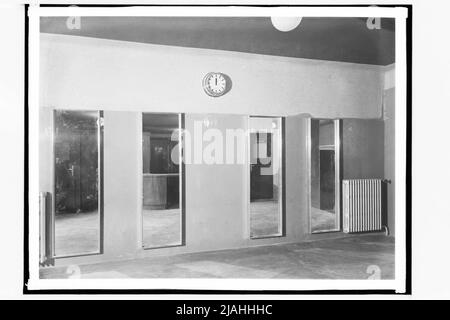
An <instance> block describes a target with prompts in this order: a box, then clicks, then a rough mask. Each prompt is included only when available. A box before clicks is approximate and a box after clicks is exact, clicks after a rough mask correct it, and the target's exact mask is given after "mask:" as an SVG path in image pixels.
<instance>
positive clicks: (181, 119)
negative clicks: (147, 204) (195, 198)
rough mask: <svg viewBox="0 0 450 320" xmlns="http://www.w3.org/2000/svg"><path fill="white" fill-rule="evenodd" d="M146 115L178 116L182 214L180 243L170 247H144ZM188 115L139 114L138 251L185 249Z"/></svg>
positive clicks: (180, 209)
mask: <svg viewBox="0 0 450 320" xmlns="http://www.w3.org/2000/svg"><path fill="white" fill-rule="evenodd" d="M144 114H167V115H176V116H177V117H178V139H179V140H178V156H179V165H178V171H179V178H178V179H179V180H178V181H179V186H178V190H179V203H180V204H179V207H180V208H179V212H180V243H177V244H169V245H161V246H144V216H143V209H144V208H143V207H144V206H143V201H144V186H143V182H144V163H143V162H144V159H143V152H144V150H143V147H142V141H143V137H144V130H143V115H144ZM185 119H186V114H185V113H181V112H153V111H146V112H139V117H138V126H137V127H138V130H139V132H138V134H137V138H138V141H137V142H138V154H139V159H138V166H137V167H138V172H137V176H138V197H137V199H138V214H139V217H138V220H139V223H138V230H137V238H138V243H137V248H138V250H144V251H147V250H157V249H164V248H173V247H183V246H186V201H185V194H186V185H185V180H186V178H185V172H186V166H185V161H184V154H185V151H184V150H185V143H184V140H185V138H184V136H183V135H184V131H185V128H186V120H185Z"/></svg>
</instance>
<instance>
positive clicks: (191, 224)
mask: <svg viewBox="0 0 450 320" xmlns="http://www.w3.org/2000/svg"><path fill="white" fill-rule="evenodd" d="M104 118H105V120H104V125H105V126H104V148H105V152H104V201H105V205H104V233H105V236H104V249H105V250H104V254H103V255H92V256H84V257H74V258H60V259H57V260H56V265H67V264H72V263H77V264H82V263H93V262H99V261H109V260H120V259H126V258H133V257H150V256H159V255H168V254H175V253H188V252H198V251H209V250H217V249H229V248H241V247H250V246H258V245H268V244H274V243H290V242H298V241H301V240H304V239H306V238H308V232H309V215H308V210H309V209H308V206H309V204H308V203H309V202H308V197H309V178H308V175H307V157H308V150H307V144H306V139H299V137H302V136H304V137H306V134H307V120H306V118H303V117H301V116H295V117H288V118H287V119H286V124H285V130H286V139H285V144H286V155H285V166H286V168H285V169H286V172H289V174H287V175H286V178H285V192H286V194H285V196H286V207H285V225H286V236H285V237H277V238H270V239H255V240H250V239H249V236H248V231H249V229H248V228H249V226H248V220H247V219H248V213H247V196H248V195H247V188H248V185H247V183H248V180H247V173H248V172H247V169H246V166H245V165H243V164H235V165H225V164H214V165H205V164H186V166H185V170H186V171H185V185H186V194H185V199H184V201H185V206H186V210H185V217H186V225H185V228H186V229H185V236H186V244H185V246H180V247H171V248H161V249H149V250H144V249H142V248H141V244H142V243H141V239H140V237H141V211H140V210H141V209H140V204H139V202H138V201H139V199H140V196H139V195H140V192H141V191H140V190H139V188H140V183H141V180H140V179H141V175H140V174H139V172H140V171H139V170H140V168H141V164H140V160H139V159H140V158H139V157H140V147H139V142H138V141H139V136H138V133H139V130H140V124H139V122H140V121H141V119H142V118H141V114H140V113H137V112H114V111H105V113H104ZM204 118H205V116H204V115H199V114H191V115H186V118H185V123H186V125H185V127H186V128H187V129H188V130H193V126H194V121H202V120H203V119H204ZM208 119H210V120H211V121H212V122H213V123H215V128H217V129H219V130H220V131H221V132H224V131H225V129H231V128H236V129H238V128H241V129H244V130H246V129H247V124H248V122H247V117H246V116H239V115H208ZM237 148H246V146H245V142H244V144H241V145H237ZM43 178H44V179H45V176H43Z"/></svg>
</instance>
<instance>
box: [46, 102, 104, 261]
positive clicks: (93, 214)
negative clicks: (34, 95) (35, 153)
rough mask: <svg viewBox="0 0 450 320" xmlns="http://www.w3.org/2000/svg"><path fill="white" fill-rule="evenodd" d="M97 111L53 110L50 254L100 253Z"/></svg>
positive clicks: (98, 130) (99, 137) (99, 172)
mask: <svg viewBox="0 0 450 320" xmlns="http://www.w3.org/2000/svg"><path fill="white" fill-rule="evenodd" d="M100 119H101V114H100V112H98V111H66V110H56V111H55V112H54V128H55V131H54V156H55V159H54V160H55V162H54V165H55V173H54V175H55V209H54V255H55V256H72V255H82V254H92V253H99V252H100V192H99V191H100V184H99V181H100V174H101V170H100V163H101V162H100V152H99V150H100V142H101V120H100Z"/></svg>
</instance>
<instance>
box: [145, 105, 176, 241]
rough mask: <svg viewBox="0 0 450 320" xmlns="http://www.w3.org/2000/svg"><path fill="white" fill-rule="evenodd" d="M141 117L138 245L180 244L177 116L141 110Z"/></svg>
mask: <svg viewBox="0 0 450 320" xmlns="http://www.w3.org/2000/svg"><path fill="white" fill-rule="evenodd" d="M142 119H143V121H142V130H143V132H142V159H143V166H142V168H143V182H142V186H143V203H142V225H143V230H142V244H143V247H144V248H157V247H167V246H175V245H181V244H182V224H181V221H182V215H181V197H180V194H181V192H180V190H181V175H180V171H181V170H180V168H181V165H180V164H179V163H180V162H179V159H181V158H180V149H179V147H178V142H179V140H180V139H179V138H180V133H181V115H178V114H161V113H144V114H143V116H142Z"/></svg>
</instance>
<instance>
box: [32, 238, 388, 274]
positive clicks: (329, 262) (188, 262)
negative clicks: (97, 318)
mask: <svg viewBox="0 0 450 320" xmlns="http://www.w3.org/2000/svg"><path fill="white" fill-rule="evenodd" d="M78 267H79V268H80V276H81V278H282V279H367V278H368V277H369V276H370V273H369V272H368V271H369V270H370V269H369V270H368V268H374V269H376V270H379V275H380V277H381V279H393V277H394V238H393V237H386V236H384V235H380V234H366V235H355V236H350V237H344V238H339V239H329V240H320V241H308V242H302V243H297V244H283V245H272V246H263V247H255V248H245V249H234V250H222V251H214V252H203V253H194V254H180V255H176V256H169V257H158V258H155V257H152V258H145V259H136V260H129V261H121V262H108V263H98V264H91V265H81V266H78ZM78 267H77V268H78ZM71 273H72V271H70V270H68V269H67V268H66V267H57V268H43V269H41V270H40V276H41V278H67V277H69V275H70V274H71Z"/></svg>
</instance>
